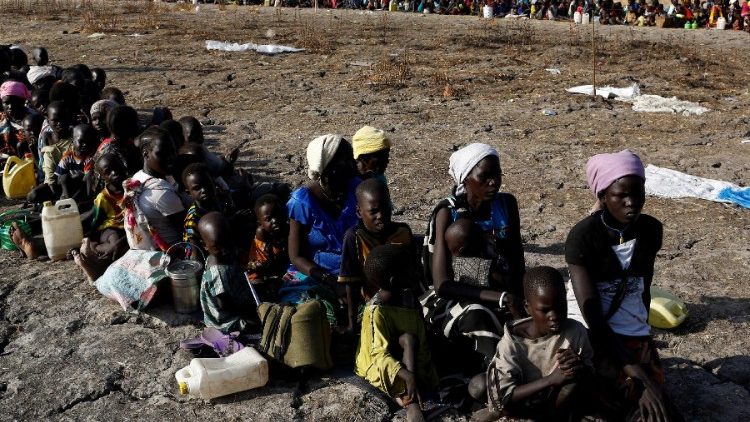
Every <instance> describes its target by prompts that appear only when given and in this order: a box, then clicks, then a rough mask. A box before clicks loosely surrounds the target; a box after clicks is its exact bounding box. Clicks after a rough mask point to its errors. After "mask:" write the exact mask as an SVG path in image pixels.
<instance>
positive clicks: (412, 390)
mask: <svg viewBox="0 0 750 422" xmlns="http://www.w3.org/2000/svg"><path fill="white" fill-rule="evenodd" d="M398 373H399V376H400V377H401V379H403V380H404V384H406V396H405V397H402V398H401V400H402V401H403V402H404V405H408V404H410V403H414V402H415V401H416V402H417V403H420V404H421V402H422V399H421V398H420V397H419V389H418V388H417V379H416V378H415V377H414V374H412V373H411V372H410V371H408V370H407V369H406V368H401V370H400V371H398Z"/></svg>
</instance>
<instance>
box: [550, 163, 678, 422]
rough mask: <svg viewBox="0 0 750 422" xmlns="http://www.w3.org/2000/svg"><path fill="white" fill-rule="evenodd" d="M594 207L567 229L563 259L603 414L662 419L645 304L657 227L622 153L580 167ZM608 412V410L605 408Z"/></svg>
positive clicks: (667, 413) (635, 168)
mask: <svg viewBox="0 0 750 422" xmlns="http://www.w3.org/2000/svg"><path fill="white" fill-rule="evenodd" d="M586 178H587V180H588V185H589V187H590V188H591V191H592V192H593V194H594V197H595V198H596V200H597V203H598V207H596V208H598V209H597V210H596V211H594V212H593V213H592V214H591V215H589V216H588V217H586V218H584V219H583V220H581V221H580V222H579V223H578V224H576V225H575V227H573V229H572V230H571V231H570V233H569V234H568V238H567V240H566V242H565V260H566V262H567V263H568V267H569V269H570V278H571V283H572V285H573V292H574V293H575V298H576V301H577V303H578V306H579V307H580V309H581V311H582V314H583V318H584V320H585V322H586V323H587V324H588V327H589V330H590V337H591V344H592V346H593V348H594V355H595V359H594V365H595V367H596V370H597V373H598V375H599V378H600V379H601V383H602V385H601V386H597V387H600V388H597V391H598V392H600V393H602V394H603V395H605V398H604V400H602V401H603V402H604V403H608V404H609V405H611V407H608V408H607V409H602V411H603V412H605V413H606V417H605V419H608V420H609V419H610V418H615V419H617V420H620V419H622V418H623V416H625V420H641V419H642V420H650V421H666V420H671V419H672V417H673V416H674V414H673V412H672V411H671V409H670V407H669V406H668V405H667V401H666V398H665V396H664V393H663V392H662V384H663V382H664V371H663V369H662V366H661V362H660V360H659V355H658V354H657V352H656V349H655V348H654V344H653V341H652V339H651V330H650V327H649V325H648V309H649V304H650V301H651V296H650V293H649V289H650V287H651V280H652V279H653V276H654V262H655V260H656V253H657V252H658V251H659V249H661V246H662V224H661V223H660V222H659V220H657V219H655V218H654V217H651V216H649V215H646V214H642V213H641V210H642V209H643V204H644V202H645V188H644V185H645V180H646V179H645V172H644V169H643V164H642V163H641V159H640V158H639V157H638V156H637V155H635V154H634V153H632V152H631V151H629V150H623V151H620V152H618V153H614V154H599V155H595V156H593V157H591V158H590V159H589V161H588V163H587V164H586ZM608 412H611V413H608Z"/></svg>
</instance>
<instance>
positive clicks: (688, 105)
mask: <svg viewBox="0 0 750 422" xmlns="http://www.w3.org/2000/svg"><path fill="white" fill-rule="evenodd" d="M567 91H568V92H570V93H573V94H584V95H591V94H592V92H593V86H591V85H581V86H574V87H573V88H568V89H567ZM596 95H598V96H600V97H604V98H614V99H615V100H617V101H624V102H628V103H631V104H633V111H638V112H642V113H679V114H682V115H685V116H691V115H697V116H700V115H701V114H703V113H705V112H708V111H711V110H710V109H708V108H705V107H701V106H700V105H699V104H697V103H693V102H690V101H683V100H680V99H678V98H677V97H672V98H664V97H661V96H659V95H650V94H641V90H640V88H639V87H638V84H633V85H631V86H629V87H627V88H613V87H611V86H602V87H596Z"/></svg>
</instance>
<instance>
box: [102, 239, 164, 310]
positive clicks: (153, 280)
mask: <svg viewBox="0 0 750 422" xmlns="http://www.w3.org/2000/svg"><path fill="white" fill-rule="evenodd" d="M163 256H164V253H162V252H158V251H144V250H139V249H130V250H128V251H127V252H126V253H125V255H123V256H122V257H121V258H120V259H118V260H117V261H115V262H113V263H112V264H111V265H110V266H109V267H107V270H106V271H105V272H104V274H103V275H102V276H101V277H99V279H97V280H96V289H97V290H99V292H100V293H101V294H103V295H104V296H106V297H108V298H110V299H112V300H116V301H117V302H118V303H119V304H120V305H121V306H122V309H124V310H126V311H127V310H129V309H130V308H131V307H132V308H135V309H139V310H140V309H143V308H145V307H146V306H147V305H148V304H149V302H151V300H152V299H153V298H154V295H156V284H157V283H158V282H159V281H161V280H163V279H164V278H166V277H167V274H166V272H165V270H164V264H163V262H162V259H163Z"/></svg>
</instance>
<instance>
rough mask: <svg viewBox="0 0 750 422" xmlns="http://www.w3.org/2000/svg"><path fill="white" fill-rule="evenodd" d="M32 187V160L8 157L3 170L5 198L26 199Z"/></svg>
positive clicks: (34, 177)
mask: <svg viewBox="0 0 750 422" xmlns="http://www.w3.org/2000/svg"><path fill="white" fill-rule="evenodd" d="M34 186H36V174H35V172H34V159H33V158H27V159H22V158H19V157H16V156H15V155H12V156H10V157H8V160H7V161H6V162H5V169H4V170H3V191H5V196H7V197H8V198H12V199H18V198H26V195H28V193H29V192H31V189H33V188H34Z"/></svg>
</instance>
